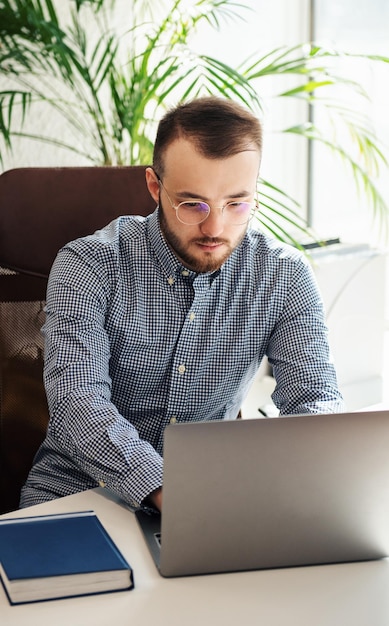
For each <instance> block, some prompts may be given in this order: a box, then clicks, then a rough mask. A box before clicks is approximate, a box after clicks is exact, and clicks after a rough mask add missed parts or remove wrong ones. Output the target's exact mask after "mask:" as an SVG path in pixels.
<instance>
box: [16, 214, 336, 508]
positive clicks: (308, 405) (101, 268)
mask: <svg viewBox="0 0 389 626" xmlns="http://www.w3.org/2000/svg"><path fill="white" fill-rule="evenodd" d="M44 334H45V341H46V344H45V372H44V378H45V386H46V392H47V397H48V403H49V410H50V416H51V417H50V423H49V427H48V432H47V437H46V439H45V441H44V443H43V444H42V446H41V447H40V449H39V451H38V453H37V455H36V458H35V461H34V466H33V468H32V470H31V472H30V475H29V478H28V480H27V483H26V485H25V487H24V489H23V492H22V500H21V506H28V505H31V504H36V503H38V502H42V501H44V500H48V499H52V498H55V497H59V496H65V495H69V494H71V493H75V492H78V491H82V490H85V489H89V488H92V487H96V486H98V485H101V486H105V487H107V488H108V489H110V490H112V491H113V492H115V493H116V494H117V495H119V496H120V497H121V498H123V499H124V500H125V501H126V502H127V503H129V504H130V505H131V506H133V507H137V506H139V505H141V503H142V501H143V500H144V498H145V497H146V496H147V495H148V494H150V493H151V492H152V491H153V490H154V489H156V488H157V487H159V486H160V485H161V484H162V468H163V460H162V452H163V433H164V428H165V426H166V425H167V424H169V423H170V422H186V421H202V420H220V419H235V418H236V416H237V414H238V412H239V408H240V406H241V403H242V400H243V399H244V397H245V394H246V393H247V391H248V389H249V386H250V383H251V382H252V380H253V377H254V375H255V373H256V371H257V369H258V367H259V365H260V363H261V360H262V359H263V357H264V355H267V356H268V359H269V362H270V364H271V365H272V367H273V373H274V376H275V379H276V383H277V384H276V389H275V392H274V394H273V400H274V402H275V404H276V406H277V407H278V408H279V410H280V413H281V414H298V413H318V412H320V413H322V412H334V411H339V410H341V408H342V400H341V396H340V394H339V391H338V388H337V383H336V376H335V372H334V368H333V365H332V363H331V359H330V354H329V349H328V344H327V329H326V326H325V322H324V314H323V306H322V301H321V298H320V295H319V293H318V289H317V286H316V283H315V279H314V277H313V273H312V270H311V268H310V266H309V263H308V262H307V261H306V260H305V258H304V257H303V256H302V255H301V254H300V253H299V252H297V251H296V250H294V249H293V248H289V247H286V246H284V245H281V244H280V243H279V242H275V241H273V240H271V239H269V238H268V237H266V236H265V235H264V234H262V233H260V232H257V231H254V230H249V231H248V232H247V234H246V236H245V238H244V240H243V242H242V243H241V244H240V245H239V246H238V248H237V249H236V250H235V251H234V252H233V253H232V255H231V257H230V258H229V259H228V260H227V261H226V262H225V263H224V265H223V266H222V268H221V269H220V270H218V271H216V272H213V273H207V274H195V273H194V272H192V271H189V270H188V269H186V268H185V267H184V266H183V265H182V264H181V263H180V262H179V261H178V259H177V258H176V257H175V255H174V254H173V253H172V252H171V250H170V248H169V247H168V246H167V244H166V242H165V240H164V238H163V236H162V234H161V231H160V227H159V220H158V210H156V211H155V212H154V213H153V214H152V215H151V216H149V217H147V218H140V217H133V216H125V217H121V218H119V219H117V220H115V221H114V222H112V223H111V224H109V225H108V226H107V227H106V228H104V229H102V230H100V231H98V232H96V233H95V234H94V235H91V236H88V237H84V238H82V239H78V240H76V241H74V242H71V243H69V244H68V245H66V246H65V247H64V248H63V249H62V250H61V251H60V252H59V254H58V256H57V259H56V261H55V263H54V265H53V268H52V271H51V275H50V279H49V286H48V293H47V318H46V323H45V326H44Z"/></svg>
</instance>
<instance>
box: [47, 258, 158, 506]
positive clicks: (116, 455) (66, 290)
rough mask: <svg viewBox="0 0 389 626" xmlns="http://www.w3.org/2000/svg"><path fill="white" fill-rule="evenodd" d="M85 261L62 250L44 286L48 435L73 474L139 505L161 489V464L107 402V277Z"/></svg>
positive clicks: (97, 266)
mask: <svg viewBox="0 0 389 626" xmlns="http://www.w3.org/2000/svg"><path fill="white" fill-rule="evenodd" d="M88 261H89V259H88V258H86V259H85V258H80V256H79V255H78V254H76V253H75V252H74V251H73V250H71V249H68V248H65V249H64V250H63V251H62V252H61V253H60V254H59V256H58V258H57V260H56V262H55V264H54V266H53V270H52V273H51V276H50V280H49V287H48V294H47V320H46V324H45V327H44V333H45V339H46V346H45V372H44V377H45V386H46V392H47V397H48V403H49V409H50V416H51V419H50V424H49V435H50V436H51V437H53V438H54V439H55V441H56V445H57V446H59V447H60V448H61V450H62V452H63V454H64V455H65V457H67V459H68V460H69V461H68V462H73V464H74V470H72V472H73V471H74V473H75V475H77V472H80V473H81V474H87V475H88V476H89V477H91V478H92V479H94V480H95V481H96V484H102V485H105V486H106V487H107V488H109V489H110V490H112V491H113V492H114V493H116V494H117V495H119V496H120V497H121V498H123V499H124V500H126V501H127V502H128V503H130V504H131V505H132V506H139V504H140V503H141V502H142V501H143V500H144V499H145V497H146V496H147V495H148V494H150V493H152V492H154V491H155V490H156V489H158V488H159V487H160V486H161V485H162V458H161V456H160V455H159V454H158V453H157V452H156V451H155V449H154V448H153V447H152V446H151V445H150V444H149V443H148V442H147V441H144V440H142V439H141V438H140V437H139V434H138V432H137V430H136V429H135V427H134V426H133V425H132V424H131V422H130V421H129V420H128V419H125V418H124V417H123V416H122V415H121V414H120V413H119V411H118V409H117V408H116V406H115V405H114V404H113V403H112V402H111V386H112V381H111V378H110V373H109V363H110V359H111V357H112V355H111V346H110V342H109V338H108V336H107V332H106V330H105V319H106V315H107V311H108V309H109V305H110V295H111V290H112V277H111V276H109V270H108V269H106V267H105V266H104V265H102V264H101V263H100V264H99V262H98V259H95V258H91V259H90V262H88ZM128 385H129V386H130V385H131V380H129V381H128ZM158 501H159V499H158V498H157V503H158Z"/></svg>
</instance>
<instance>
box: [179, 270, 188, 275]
mask: <svg viewBox="0 0 389 626" xmlns="http://www.w3.org/2000/svg"><path fill="white" fill-rule="evenodd" d="M181 274H182V276H189V272H188V270H182V272H181Z"/></svg>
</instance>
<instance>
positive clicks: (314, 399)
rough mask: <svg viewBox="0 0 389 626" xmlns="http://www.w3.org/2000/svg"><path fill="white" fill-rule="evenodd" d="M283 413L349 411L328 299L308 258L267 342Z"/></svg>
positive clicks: (276, 400) (295, 275)
mask: <svg viewBox="0 0 389 626" xmlns="http://www.w3.org/2000/svg"><path fill="white" fill-rule="evenodd" d="M268 358H269V363H270V364H271V366H272V367H273V374H274V377H275V380H276V388H275V391H274V393H273V400H274V403H275V404H276V406H277V407H278V408H279V409H280V413H281V414H283V415H289V414H300V413H332V412H340V411H342V410H343V409H344V405H343V399H342V396H341V394H340V392H339V389H338V384H337V379H336V372H335V368H334V364H333V361H332V357H331V353H330V347H329V344H328V330H327V326H326V322H325V312H324V308H323V302H322V299H321V295H320V293H319V289H318V286H317V284H316V279H315V277H314V274H313V272H312V269H311V267H310V266H309V264H308V262H306V261H305V260H303V259H302V260H301V262H300V263H299V264H297V266H296V269H295V271H294V273H293V276H292V277H291V280H290V284H289V287H288V292H287V297H286V299H285V303H284V306H283V310H282V313H281V315H280V317H279V319H278V320H277V323H276V325H275V328H274V330H273V333H272V335H271V338H270V342H269V346H268Z"/></svg>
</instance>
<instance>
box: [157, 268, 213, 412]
mask: <svg viewBox="0 0 389 626" xmlns="http://www.w3.org/2000/svg"><path fill="white" fill-rule="evenodd" d="M180 274H181V276H179V277H178V278H177V281H180V289H177V291H181V290H182V289H185V290H188V289H190V290H191V294H192V295H191V297H192V302H191V305H190V307H189V309H187V310H186V315H185V321H184V324H183V326H182V328H181V332H180V334H179V337H178V340H177V344H176V349H175V355H174V360H173V363H172V372H171V379H170V390H169V403H168V407H167V418H168V421H169V422H170V423H171V424H175V423H176V422H179V421H180V414H182V413H185V412H186V411H187V408H188V407H187V400H188V396H189V390H190V386H191V384H192V381H193V373H194V372H195V371H196V369H197V361H198V359H199V358H201V357H200V356H199V355H198V354H194V353H193V351H192V349H191V346H192V345H193V343H195V342H196V336H197V333H198V331H199V325H198V324H197V318H198V316H199V315H201V309H202V307H203V306H204V304H205V300H206V299H207V296H208V295H209V290H210V286H211V284H210V277H209V275H208V274H199V275H197V276H196V277H195V278H194V280H193V282H192V276H193V275H192V274H191V272H189V270H186V269H183V270H181V272H180ZM169 278H172V279H173V280H172V281H169V279H168V283H169V285H170V286H171V287H172V288H173V286H174V287H176V288H177V287H178V285H177V284H176V279H175V278H174V277H173V276H169ZM186 302H187V303H188V302H189V299H188V295H187V299H186Z"/></svg>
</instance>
